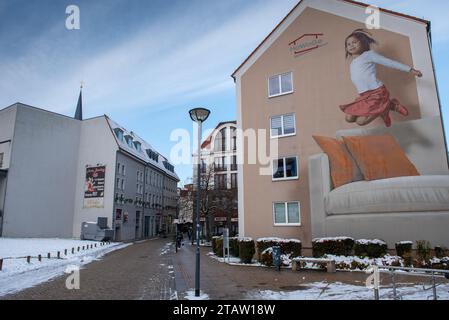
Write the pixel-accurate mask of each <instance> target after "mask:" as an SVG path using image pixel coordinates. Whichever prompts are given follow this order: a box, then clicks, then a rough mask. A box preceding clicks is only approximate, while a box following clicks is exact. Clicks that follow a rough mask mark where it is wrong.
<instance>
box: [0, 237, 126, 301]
mask: <svg viewBox="0 0 449 320" xmlns="http://www.w3.org/2000/svg"><path fill="white" fill-rule="evenodd" d="M95 244H97V247H96V248H95V247H93V248H92V249H87V250H82V249H81V248H82V246H85V247H87V246H89V247H90V245H95ZM129 245H131V244H123V243H109V244H105V245H103V246H100V243H99V242H96V241H82V240H74V239H56V238H55V239H11V238H0V258H3V259H4V260H3V269H2V271H0V297H1V296H3V295H6V294H12V293H15V292H18V291H21V290H23V289H26V288H29V287H32V286H35V285H38V284H40V283H42V282H45V281H48V280H50V279H53V278H55V277H58V276H61V275H63V274H64V273H65V271H66V269H73V267H82V266H83V265H86V264H88V263H90V262H92V261H94V260H97V259H99V258H101V257H102V256H104V255H105V254H107V253H109V252H111V251H114V250H118V249H122V248H124V247H127V246H129ZM78 247H80V251H79V252H78V250H77V249H78ZM72 248H75V253H74V254H72V251H71V250H72ZM64 249H67V256H65V255H64ZM57 251H59V252H60V253H61V259H56V256H57ZM47 253H50V254H51V259H48V258H47ZM39 254H40V255H42V261H41V262H39V261H38V259H37V256H38V255H39ZM26 256H31V257H32V258H31V263H27V260H26Z"/></svg>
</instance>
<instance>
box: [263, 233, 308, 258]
mask: <svg viewBox="0 0 449 320" xmlns="http://www.w3.org/2000/svg"><path fill="white" fill-rule="evenodd" d="M274 246H279V247H280V248H281V254H283V255H287V256H289V257H290V258H293V257H299V256H301V249H302V244H301V241H300V240H298V239H281V238H274V237H271V238H259V239H257V258H258V260H259V262H262V261H261V260H262V252H264V251H265V250H266V249H268V248H272V247H274Z"/></svg>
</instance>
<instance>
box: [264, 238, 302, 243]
mask: <svg viewBox="0 0 449 320" xmlns="http://www.w3.org/2000/svg"><path fill="white" fill-rule="evenodd" d="M256 242H278V243H288V242H295V243H301V240H298V239H282V238H277V237H265V238H258V239H257V240H256Z"/></svg>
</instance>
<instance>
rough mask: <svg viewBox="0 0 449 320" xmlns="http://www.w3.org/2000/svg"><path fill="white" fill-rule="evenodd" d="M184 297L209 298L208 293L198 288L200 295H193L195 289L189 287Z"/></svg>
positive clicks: (193, 298) (189, 298) (191, 298)
mask: <svg viewBox="0 0 449 320" xmlns="http://www.w3.org/2000/svg"><path fill="white" fill-rule="evenodd" d="M184 299H187V300H209V295H208V294H207V293H204V292H203V291H201V290H200V296H199V297H196V296H195V289H190V290H188V291H186V292H185V296H184Z"/></svg>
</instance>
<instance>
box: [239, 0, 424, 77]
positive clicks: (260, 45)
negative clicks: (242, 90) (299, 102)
mask: <svg viewBox="0 0 449 320" xmlns="http://www.w3.org/2000/svg"><path fill="white" fill-rule="evenodd" d="M329 1H341V2H346V3H349V4H353V5H356V6H362V7H369V6H370V5H369V4H367V3H363V2H358V1H353V0H329ZM303 2H304V0H300V1H299V2H298V3H297V4H296V5H295V6H294V7H293V9H292V10H291V11H290V12H289V13H288V14H287V15H286V16H285V17H284V19H282V20H281V22H279V24H278V25H277V26H276V27H275V28H274V29H273V31H271V32H270V33H269V34H268V35H267V36H266V37H265V39H264V40H263V41H262V42H261V43H260V44H259V45H258V46H257V47H256V49H254V50H253V52H251V54H250V55H249V56H248V57H247V58H246V59H245V60H244V61H243V62H242V64H241V65H240V66H239V67H238V68H237V69H236V70H235V71H234V72H233V73H232V75H231V77H232V78H234V80H235V75H236V73H237V72H238V71H239V70H240V69H241V68H242V67H243V66H244V65H245V64H246V63H247V62H248V60H249V59H250V58H251V57H252V56H253V55H254V54H255V53H256V52H257V50H259V48H260V47H262V45H263V44H264V43H265V42H266V41H267V40H268V39H269V38H270V37H271V35H272V34H273V33H274V32H275V31H276V30H277V29H278V28H279V27H280V26H281V25H282V24H283V23H284V22H285V20H287V18H288V17H289V16H290V15H291V14H292V13H293V12H294V11H295V10H296V9H297V8H298V7H299V6H300V5H301V4H302V3H303ZM379 9H380V11H381V12H384V13H388V14H392V15H395V16H398V17H402V18H406V19H410V20H413V21H416V22H418V23H423V24H426V25H427V29H428V31H429V32H430V21H428V20H424V19H420V18H417V17H413V16H410V15H406V14H403V13H399V12H396V11H392V10H387V9H383V8H379Z"/></svg>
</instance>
